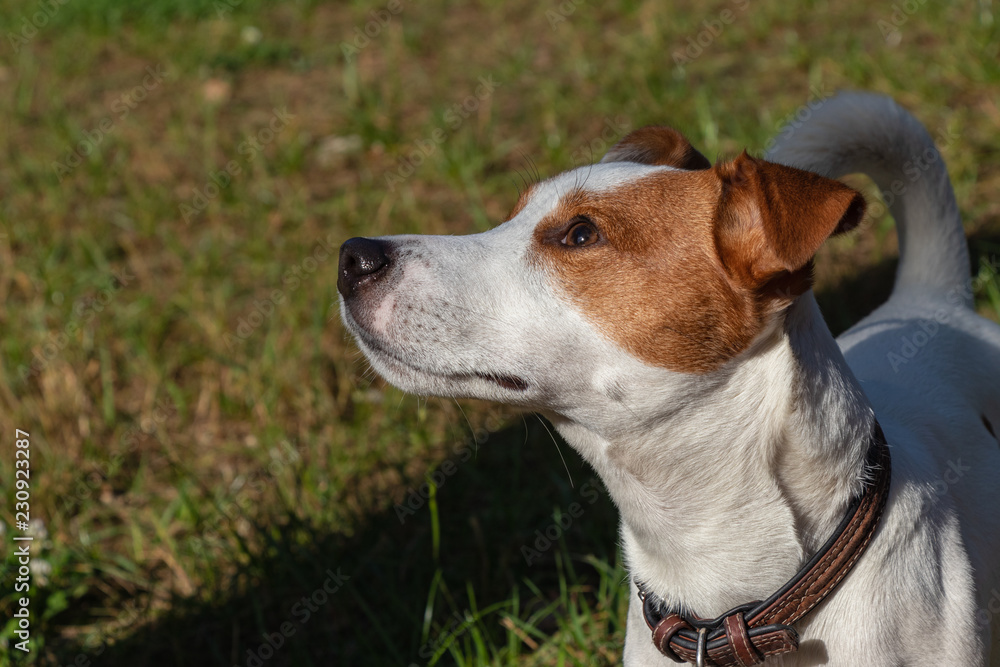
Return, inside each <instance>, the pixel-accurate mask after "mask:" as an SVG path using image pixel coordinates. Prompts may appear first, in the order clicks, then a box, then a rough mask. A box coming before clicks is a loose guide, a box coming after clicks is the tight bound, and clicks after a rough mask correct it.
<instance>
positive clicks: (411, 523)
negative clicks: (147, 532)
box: [50, 416, 617, 667]
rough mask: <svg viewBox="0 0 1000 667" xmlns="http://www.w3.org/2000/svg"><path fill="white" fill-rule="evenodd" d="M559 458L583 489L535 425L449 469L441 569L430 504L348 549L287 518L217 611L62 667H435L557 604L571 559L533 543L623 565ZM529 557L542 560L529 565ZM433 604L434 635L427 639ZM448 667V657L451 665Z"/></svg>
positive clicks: (179, 614)
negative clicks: (563, 568) (455, 642)
mask: <svg viewBox="0 0 1000 667" xmlns="http://www.w3.org/2000/svg"><path fill="white" fill-rule="evenodd" d="M470 445H471V440H470ZM559 447H560V449H561V450H562V453H563V455H565V456H566V460H567V465H568V467H569V471H570V473H571V474H572V478H573V482H574V486H572V487H571V486H570V483H569V481H568V478H567V471H566V468H565V467H564V465H563V462H562V460H561V459H560V455H559V452H558V451H557V450H556V447H555V446H554V445H553V439H552V437H551V436H550V435H549V433H548V431H547V430H546V428H545V427H544V426H543V425H542V424H541V422H540V421H539V420H538V419H536V418H535V417H532V416H526V417H525V420H524V421H523V422H520V423H516V424H513V425H511V426H509V427H507V428H506V429H504V430H502V431H500V432H497V433H494V434H492V435H490V436H489V438H488V440H487V442H486V443H485V444H483V445H482V446H480V447H479V448H478V452H477V453H475V455H471V452H472V450H471V448H470V449H469V450H468V451H469V452H470V455H468V458H467V460H465V461H463V460H462V458H461V457H458V456H456V457H454V458H453V459H451V461H452V462H453V463H454V466H455V467H454V469H452V468H451V467H450V466H447V463H442V464H441V465H440V466H439V467H438V470H441V471H444V472H445V473H447V471H449V470H450V471H451V473H450V474H446V476H445V477H444V481H443V483H441V485H440V488H439V489H438V490H437V494H436V498H435V502H436V505H437V523H438V525H439V528H440V538H439V545H440V546H439V552H440V555H439V558H438V559H437V561H436V560H435V558H434V555H433V551H434V533H435V530H436V529H435V526H434V523H435V522H434V512H432V508H431V504H432V503H430V502H427V501H425V500H424V499H423V498H421V497H420V496H414V498H418V499H419V501H417V500H411V507H413V508H414V509H412V511H407V512H405V513H404V512H402V511H400V510H399V509H398V508H393V507H390V508H389V509H388V510H387V511H384V512H380V513H376V514H372V515H370V516H368V517H367V518H366V520H365V523H364V524H363V525H361V526H359V527H358V528H357V530H356V532H355V533H354V534H353V535H350V536H345V535H340V534H334V533H331V532H330V529H329V528H328V527H323V526H313V525H305V524H303V523H301V522H298V521H296V520H295V519H294V515H293V513H292V512H289V513H288V516H289V520H288V523H287V524H286V525H283V526H281V527H280V528H276V527H267V528H262V529H261V532H262V533H269V536H268V537H266V538H265V548H263V549H261V550H259V553H256V554H254V555H253V556H252V557H251V559H250V560H249V562H247V563H245V564H243V565H242V566H240V568H239V572H238V574H237V576H236V577H235V578H234V579H233V580H232V581H228V582H225V583H223V584H221V585H220V586H218V587H217V590H215V591H212V592H211V593H212V594H211V595H208V596H203V600H204V599H205V598H208V599H214V600H217V602H214V603H210V602H204V601H203V600H202V601H193V599H192V598H187V599H185V598H182V599H176V600H174V601H173V603H172V606H171V612H170V613H169V614H168V615H166V616H164V617H162V618H160V619H158V620H157V621H156V622H154V623H151V624H149V625H148V626H146V627H144V628H142V629H141V630H139V631H137V632H135V633H134V634H132V635H130V636H128V637H127V638H125V639H124V640H121V641H119V642H117V643H116V644H114V645H113V646H109V647H107V648H106V649H105V650H104V651H103V652H102V654H101V655H100V656H95V655H94V654H93V653H94V652H93V651H89V652H88V651H87V647H86V646H73V645H65V646H60V647H55V646H51V645H50V648H52V649H53V650H54V651H55V652H56V654H57V655H58V657H59V660H60V662H59V664H60V665H70V664H74V663H73V661H74V660H76V658H77V656H78V655H79V654H83V655H85V656H86V657H87V658H88V659H90V660H91V661H92V662H91V663H90V664H91V665H157V666H159V665H227V666H228V665H240V666H241V667H243V666H248V667H253V666H255V665H256V666H258V667H260V666H262V665H268V666H269V667H270V666H277V665H282V666H284V665H296V666H309V665H334V664H335V665H400V666H402V667H407V666H409V665H413V664H415V665H421V666H422V665H426V664H428V662H429V661H430V658H431V657H432V656H433V655H434V653H435V651H436V650H437V649H439V648H441V647H442V646H443V644H444V640H445V639H447V638H448V637H450V636H451V635H456V636H458V635H460V634H461V628H462V623H464V622H466V621H467V620H468V619H469V618H472V617H474V616H476V615H477V611H478V612H481V611H482V610H483V609H485V608H487V607H489V606H491V605H494V604H497V603H502V602H505V601H510V600H511V599H512V592H513V590H514V589H515V588H516V589H518V590H519V592H520V599H521V600H522V601H526V600H530V599H533V598H535V599H537V595H536V593H533V592H532V591H531V590H530V586H531V585H534V586H535V587H537V588H538V589H539V590H540V591H541V592H542V594H543V595H542V598H541V600H542V601H545V602H548V601H550V600H552V599H556V598H558V596H559V583H560V572H559V570H558V568H557V563H556V561H557V554H558V553H559V552H560V551H561V549H560V548H559V546H558V545H553V546H552V547H550V548H547V549H546V548H541V549H538V548H536V547H545V543H544V541H543V542H540V543H539V544H536V542H537V541H538V540H539V537H538V533H536V531H540V532H541V534H543V535H544V533H545V531H546V529H548V530H549V533H550V534H552V535H554V534H556V533H557V532H558V533H560V534H561V535H562V539H563V540H565V544H566V548H567V549H568V551H569V553H571V554H574V555H587V554H592V555H593V556H595V557H597V558H599V559H602V560H606V561H608V562H611V563H613V562H614V561H615V559H616V553H615V552H616V548H617V525H616V522H617V519H616V513H615V510H614V507H613V506H612V503H611V500H610V499H609V498H608V497H607V495H606V494H605V493H604V491H603V489H602V488H601V487H599V486H597V485H596V484H595V480H596V477H595V475H594V473H593V471H592V470H591V469H590V468H589V467H588V466H587V465H586V464H584V463H583V462H582V461H581V460H580V458H579V457H578V456H576V454H575V453H573V452H572V450H571V449H570V448H569V447H568V445H566V444H565V443H563V442H562V441H560V442H559ZM438 479H441V476H440V475H439V477H438ZM595 489H597V490H595ZM404 502H406V501H404ZM573 503H578V504H579V506H580V511H579V512H577V514H578V516H577V517H575V518H574V517H569V521H567V518H564V522H566V523H567V524H568V525H566V528H565V530H562V529H559V530H558V531H556V530H555V529H553V528H552V526H553V524H554V519H553V513H554V512H555V511H556V510H557V509H558V510H559V511H561V513H562V514H563V515H567V517H568V512H569V509H570V507H571V506H572V505H573ZM570 521H571V523H570ZM522 547H528V548H530V549H532V550H534V551H533V552H530V553H529V556H530V558H531V560H532V562H531V564H530V565H529V564H528V562H527V559H526V558H525V556H524V552H523V551H522ZM574 565H575V567H576V571H577V572H578V573H579V576H574V577H570V579H574V578H575V579H576V580H577V581H578V582H579V583H582V584H586V583H588V576H589V575H588V571H590V570H591V569H592V568H589V567H588V566H587V565H581V564H580V563H575V564H574ZM593 578H596V576H595V577H593ZM525 580H530V582H531V584H529V585H526V584H525V583H524V582H525ZM472 591H474V593H472ZM432 592H433V594H434V600H433V602H432V604H433V608H434V616H433V617H434V623H433V624H430V625H429V626H428V627H427V629H426V630H425V626H424V624H425V619H424V611H425V608H426V607H427V606H428V597H429V595H430V594H431V593H432ZM513 604H514V603H513V602H509V604H508V605H507V606H511V605H513ZM525 606H527V604H526V603H525V602H521V609H520V611H521V616H523V615H524V612H525ZM510 611H513V609H510ZM500 620H501V616H500V614H497V613H493V614H488V615H484V620H483V622H482V624H481V625H484V626H485V627H484V630H485V633H486V634H487V635H492V636H493V637H494V638H496V639H497V641H506V640H503V639H502V638H503V637H504V636H505V633H504V629H503V628H502V627H501V626H500ZM539 627H540V628H541V629H545V625H544V623H543V624H541V625H539ZM458 639H459V640H461V639H462V638H461V637H460V636H458ZM449 663H450V659H449V658H448V657H447V656H446V657H445V658H444V659H443V660H442V661H441V664H449Z"/></svg>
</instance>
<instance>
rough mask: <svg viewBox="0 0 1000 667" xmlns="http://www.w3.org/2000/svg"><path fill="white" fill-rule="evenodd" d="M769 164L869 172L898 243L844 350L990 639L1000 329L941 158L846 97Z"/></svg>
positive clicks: (903, 126)
mask: <svg viewBox="0 0 1000 667" xmlns="http://www.w3.org/2000/svg"><path fill="white" fill-rule="evenodd" d="M768 157H769V159H772V160H774V161H776V162H781V163H784V164H788V165H790V166H794V167H799V168H802V169H808V170H810V171H815V172H818V173H820V174H823V175H826V176H829V177H831V178H836V177H839V176H842V175H844V174H848V173H855V172H861V173H865V174H868V175H869V176H871V177H872V178H873V179H874V181H875V182H876V184H877V185H878V186H879V189H880V190H881V191H882V192H883V196H884V198H885V199H886V200H887V203H889V209H890V212H891V213H892V215H893V217H894V218H895V220H896V224H897V228H898V230H899V239H900V243H899V246H900V262H899V268H898V270H897V274H896V283H895V286H894V288H893V292H892V295H891V296H890V298H889V300H888V301H887V302H886V303H885V304H883V305H882V306H881V307H879V308H878V309H877V310H875V311H874V312H873V313H871V314H870V315H869V316H867V317H866V318H864V319H863V320H862V321H861V322H859V323H858V324H856V325H855V326H854V327H852V328H851V329H850V330H849V331H847V332H846V333H844V334H843V335H842V336H841V337H840V338H839V339H838V342H839V344H840V346H841V348H842V349H843V351H844V355H845V357H846V359H847V361H848V363H849V364H850V366H851V369H852V370H853V372H854V373H855V375H856V376H857V377H858V379H859V380H860V381H861V382H862V386H863V387H864V390H865V393H866V394H867V395H868V397H869V399H870V400H871V402H872V404H873V405H874V407H875V410H876V414H877V416H878V417H879V420H880V421H881V422H882V424H883V426H884V427H885V428H886V433H887V435H888V436H889V440H890V442H893V441H895V442H905V443H907V446H906V447H905V449H903V448H900V447H895V448H894V450H893V458H894V463H893V468H894V470H893V475H894V478H895V479H899V480H900V481H901V482H902V481H904V480H905V481H906V482H909V483H912V484H915V485H918V486H924V487H929V489H930V491H931V493H930V495H929V496H927V495H925V496H924V497H925V498H926V497H930V498H932V499H933V501H934V504H935V505H937V507H936V508H933V510H934V512H935V513H937V514H939V515H945V514H947V515H952V514H954V513H957V515H958V517H960V520H961V524H962V531H961V532H962V536H963V539H964V542H965V545H964V548H965V549H966V550H967V551H968V553H969V556H970V559H971V562H972V565H973V568H974V570H975V572H974V575H975V577H976V580H977V587H978V589H979V593H980V600H979V604H980V610H979V613H978V614H977V620H978V621H979V622H980V623H982V624H984V625H987V624H989V625H992V627H993V636H994V638H996V637H997V635H998V634H1000V578H998V577H1000V511H998V510H997V508H998V507H1000V442H998V438H997V436H998V435H1000V326H998V325H997V324H995V323H993V322H991V321H989V320H986V319H985V318H982V317H980V316H978V315H977V314H976V313H975V312H974V311H973V310H972V294H973V291H972V286H971V283H970V278H969V255H968V250H967V246H966V240H965V236H964V233H963V230H962V223H961V219H960V216H959V211H958V206H957V205H956V203H955V196H954V193H953V192H952V188H951V183H950V181H949V179H948V174H947V170H946V169H945V165H944V162H943V160H942V158H941V155H940V153H939V152H938V150H937V149H936V148H935V146H934V142H933V141H932V139H931V137H930V136H929V135H928V133H927V132H926V130H925V129H924V128H923V126H922V125H921V124H920V123H919V121H917V120H916V119H915V118H914V117H913V116H911V115H910V114H909V113H908V112H906V111H905V110H904V109H902V108H901V107H899V106H898V105H897V104H895V103H894V102H893V101H892V100H890V99H888V98H885V97H882V96H880V95H873V94H868V93H842V94H840V95H838V96H837V97H834V98H830V99H828V100H825V101H823V102H822V103H820V104H819V105H818V106H816V107H815V108H814V109H813V111H812V114H811V116H810V117H809V118H806V119H804V120H802V122H799V123H796V124H793V125H791V126H789V127H788V128H786V130H785V132H784V133H783V134H782V135H781V136H780V137H779V138H778V140H777V142H776V144H775V146H774V148H773V149H772V151H771V153H770V155H769V156H768ZM894 435H895V437H894ZM911 443H913V444H912V445H911ZM925 502H926V501H925ZM952 509H954V510H955V512H952V511H951V510H952ZM993 644H994V655H993V664H1000V655H997V652H998V647H997V645H998V642H997V641H996V639H994V641H993Z"/></svg>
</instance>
